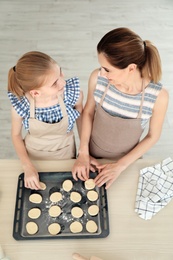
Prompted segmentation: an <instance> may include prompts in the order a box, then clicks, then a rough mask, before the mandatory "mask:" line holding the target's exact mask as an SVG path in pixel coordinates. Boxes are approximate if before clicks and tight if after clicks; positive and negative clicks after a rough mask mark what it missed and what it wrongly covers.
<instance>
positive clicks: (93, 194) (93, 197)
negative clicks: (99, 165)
mask: <svg viewBox="0 0 173 260" xmlns="http://www.w3.org/2000/svg"><path fill="white" fill-rule="evenodd" d="M87 198H88V199H89V200H90V201H96V200H97V199H98V193H97V192H96V191H94V190H90V191H88V192H87Z"/></svg>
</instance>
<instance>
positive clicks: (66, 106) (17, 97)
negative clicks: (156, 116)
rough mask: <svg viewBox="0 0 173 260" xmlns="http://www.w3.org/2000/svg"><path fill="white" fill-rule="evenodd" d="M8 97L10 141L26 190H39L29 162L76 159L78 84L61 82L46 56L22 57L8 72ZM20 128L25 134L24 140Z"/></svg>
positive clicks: (79, 110) (59, 72) (79, 105)
mask: <svg viewBox="0 0 173 260" xmlns="http://www.w3.org/2000/svg"><path fill="white" fill-rule="evenodd" d="M8 97H9V99H10V101H11V104H12V140H13V144H14V147H15V150H16V152H17V154H18V157H19V159H20V161H21V163H22V166H23V170H24V175H25V177H24V181H25V187H27V188H30V189H36V190H37V189H40V188H41V187H40V183H39V176H38V172H37V170H36V169H35V167H34V165H33V164H32V161H31V159H37V160H58V159H70V158H75V153H76V150H75V139H74V134H73V126H74V123H75V120H77V127H78V132H79V135H80V122H81V113H82V101H83V97H82V93H81V92H80V88H79V80H78V78H76V77H74V78H71V79H68V80H66V81H65V80H64V76H63V73H62V70H61V68H60V67H59V66H58V64H57V63H56V62H55V61H54V60H53V59H52V58H51V57H50V56H48V55H46V54H44V53H41V52H37V51H32V52H28V53H26V54H24V55H23V56H22V57H21V58H20V59H19V60H18V62H17V64H16V65H15V66H14V67H13V68H11V69H10V70H9V75H8ZM22 125H23V126H24V128H25V129H26V130H27V134H26V136H25V138H24V140H23V138H22Z"/></svg>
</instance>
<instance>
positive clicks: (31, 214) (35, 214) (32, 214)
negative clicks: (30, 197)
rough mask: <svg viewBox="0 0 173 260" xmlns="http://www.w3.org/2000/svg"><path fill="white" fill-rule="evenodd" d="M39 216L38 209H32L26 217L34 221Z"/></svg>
mask: <svg viewBox="0 0 173 260" xmlns="http://www.w3.org/2000/svg"><path fill="white" fill-rule="evenodd" d="M40 215H41V210H40V209H39V208H33V209H30V210H29V211H28V217H30V218H32V219H36V218H38V217H40Z"/></svg>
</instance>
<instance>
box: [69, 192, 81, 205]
mask: <svg viewBox="0 0 173 260" xmlns="http://www.w3.org/2000/svg"><path fill="white" fill-rule="evenodd" d="M70 199H71V201H73V202H75V203H77V202H79V201H81V199H82V196H81V195H80V193H79V192H76V191H72V192H71V194H70Z"/></svg>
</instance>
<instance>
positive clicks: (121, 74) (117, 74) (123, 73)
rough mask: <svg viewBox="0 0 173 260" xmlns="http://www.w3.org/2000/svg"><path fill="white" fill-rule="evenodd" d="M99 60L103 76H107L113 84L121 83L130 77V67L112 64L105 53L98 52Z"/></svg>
mask: <svg viewBox="0 0 173 260" xmlns="http://www.w3.org/2000/svg"><path fill="white" fill-rule="evenodd" d="M98 61H99V63H100V65H101V73H100V74H101V76H102V77H106V78H107V79H108V80H109V82H110V83H111V84H114V85H121V84H123V83H124V82H126V80H127V78H128V71H129V69H128V67H127V68H125V69H118V68H116V67H114V66H112V65H111V64H110V63H109V62H108V60H107V59H106V57H105V56H104V54H103V53H99V54H98Z"/></svg>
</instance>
